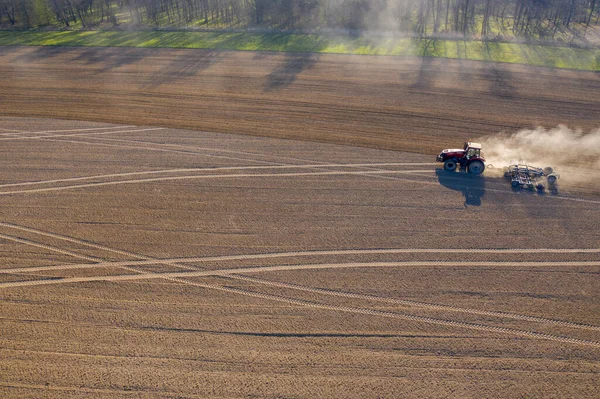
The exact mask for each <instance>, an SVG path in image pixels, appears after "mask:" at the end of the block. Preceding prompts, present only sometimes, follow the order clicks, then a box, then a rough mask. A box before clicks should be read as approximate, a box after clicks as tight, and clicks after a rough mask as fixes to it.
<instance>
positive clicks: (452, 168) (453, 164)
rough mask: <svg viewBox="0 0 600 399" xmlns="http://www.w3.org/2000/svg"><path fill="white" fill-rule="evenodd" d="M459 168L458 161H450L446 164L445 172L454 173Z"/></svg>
mask: <svg viewBox="0 0 600 399" xmlns="http://www.w3.org/2000/svg"><path fill="white" fill-rule="evenodd" d="M457 166H458V163H457V162H456V159H448V160H446V162H444V170H447V171H448V172H454V171H455V170H456V167H457Z"/></svg>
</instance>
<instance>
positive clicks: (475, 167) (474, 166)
mask: <svg viewBox="0 0 600 399" xmlns="http://www.w3.org/2000/svg"><path fill="white" fill-rule="evenodd" d="M484 169H485V165H484V164H483V162H481V161H473V162H471V163H469V167H468V171H469V173H473V174H474V175H480V174H482V173H483V170H484Z"/></svg>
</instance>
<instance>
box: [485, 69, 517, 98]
mask: <svg viewBox="0 0 600 399" xmlns="http://www.w3.org/2000/svg"><path fill="white" fill-rule="evenodd" d="M487 73H488V76H487V77H488V79H489V80H490V93H491V94H492V95H494V96H496V97H501V98H508V99H511V98H514V97H515V93H516V87H515V86H514V85H512V84H511V80H512V74H511V73H510V72H509V71H507V70H505V69H501V68H499V67H498V66H497V65H494V64H491V66H490V68H489V70H488V71H487Z"/></svg>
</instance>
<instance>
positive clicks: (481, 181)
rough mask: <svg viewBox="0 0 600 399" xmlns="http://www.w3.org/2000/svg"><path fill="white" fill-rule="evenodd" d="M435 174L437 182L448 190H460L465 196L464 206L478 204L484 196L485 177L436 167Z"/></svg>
mask: <svg viewBox="0 0 600 399" xmlns="http://www.w3.org/2000/svg"><path fill="white" fill-rule="evenodd" d="M435 175H436V176H437V178H438V181H439V183H440V184H441V185H442V186H444V187H446V188H449V189H450V190H454V191H460V192H461V193H462V194H463V196H464V197H465V202H464V206H465V208H466V207H467V206H468V205H471V206H480V205H481V199H482V198H483V197H484V196H485V178H484V177H483V176H481V175H472V174H469V173H465V172H448V171H445V170H444V169H441V168H438V169H436V170H435Z"/></svg>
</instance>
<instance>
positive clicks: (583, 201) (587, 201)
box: [0, 128, 600, 204]
mask: <svg viewBox="0 0 600 399" xmlns="http://www.w3.org/2000/svg"><path fill="white" fill-rule="evenodd" d="M161 129H162V128H161ZM115 133H117V132H115ZM85 135H86V134H81V136H85ZM43 138H44V137H40V139H43ZM88 138H90V139H97V140H103V138H96V137H88ZM46 139H47V140H48V141H59V142H68V143H75V144H88V145H99V146H109V147H119V148H133V149H136V150H141V149H143V150H149V151H162V152H174V153H180V154H186V155H202V156H207V157H214V158H225V159H235V160H244V161H251V162H257V163H267V164H275V162H268V161H260V160H256V159H248V158H235V157H226V156H220V155H214V154H206V153H202V152H192V151H184V150H169V149H165V148H152V147H143V148H142V147H139V146H125V145H116V144H107V143H91V142H85V141H75V140H62V139H51V138H46ZM109 140H118V141H127V140H119V139H109ZM132 141H133V142H136V143H148V144H152V145H157V146H161V145H164V146H171V145H173V146H178V145H176V144H163V143H151V142H144V141H135V140H132ZM209 150H213V151H218V150H219V149H209ZM224 151H228V150H224ZM232 152H236V153H237V151H232ZM239 153H242V154H252V155H253V156H256V155H258V156H268V155H266V154H260V153H245V152H239ZM314 162H318V161H314ZM278 164H284V163H282V162H279V163H278ZM365 168H366V166H365ZM315 169H317V167H316V168H315ZM382 172H383V173H386V171H385V170H383V171H382ZM423 172H425V173H430V171H422V172H421V173H423ZM388 173H389V172H388ZM370 177H373V178H378V179H388V180H396V181H408V182H412V183H414V182H418V183H419V184H429V185H435V186H438V185H439V182H433V181H424V180H415V179H406V178H400V177H396V176H378V175H376V174H372V175H371V176H370ZM486 191H494V192H498V193H503V194H507V193H511V194H519V193H515V192H513V191H509V190H499V189H493V188H487V189H486ZM15 193H20V192H15ZM0 195H6V194H5V193H3V192H0ZM549 198H555V199H560V200H567V201H575V202H581V203H590V204H600V201H596V200H589V199H585V198H577V197H565V196H557V195H556V196H552V197H549Z"/></svg>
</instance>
